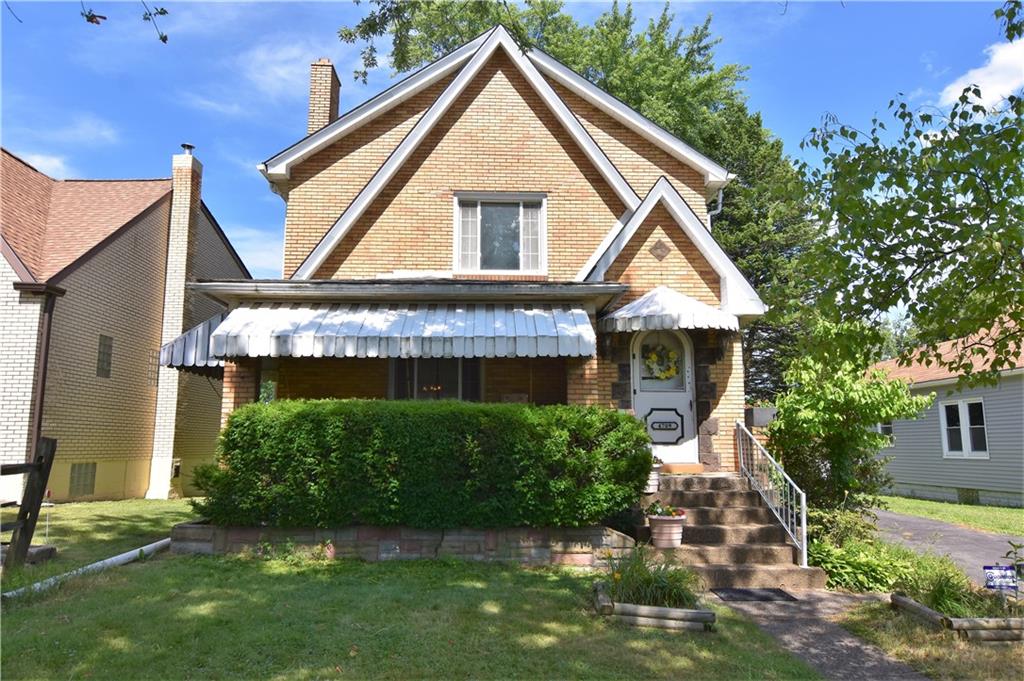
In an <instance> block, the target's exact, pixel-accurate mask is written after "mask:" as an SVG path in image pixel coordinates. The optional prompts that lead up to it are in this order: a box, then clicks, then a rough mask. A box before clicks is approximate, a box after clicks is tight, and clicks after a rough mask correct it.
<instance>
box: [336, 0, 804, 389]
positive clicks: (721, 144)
mask: <svg viewBox="0 0 1024 681" xmlns="http://www.w3.org/2000/svg"><path fill="white" fill-rule="evenodd" d="M371 5H372V9H371V11H370V12H369V13H368V15H367V16H366V17H364V18H363V19H362V20H361V21H360V22H358V23H357V24H355V25H354V26H352V27H346V28H342V29H341V31H340V36H341V39H342V40H344V41H347V42H353V43H354V42H362V43H364V44H365V45H366V46H365V48H364V52H363V66H362V68H361V69H359V70H358V71H357V72H356V74H355V75H356V77H357V78H365V76H366V70H367V69H368V68H372V67H375V66H377V51H376V47H375V41H376V40H378V39H380V38H382V37H384V36H387V37H389V38H390V39H391V43H392V49H391V63H392V65H393V66H394V68H395V69H396V70H397V71H399V72H402V71H407V70H409V69H413V68H416V67H419V66H422V65H423V64H426V63H428V62H430V61H432V60H433V59H436V58H437V57H439V56H441V55H443V54H446V53H447V52H450V51H451V50H453V49H455V48H456V47H458V46H460V45H462V44H463V43H465V42H467V41H468V40H471V39H472V38H474V37H475V36H477V35H479V34H480V33H482V32H483V31H485V30H487V29H489V28H490V27H492V26H493V25H494V24H496V23H502V24H504V25H505V26H506V27H507V28H508V29H509V30H510V32H511V33H512V34H513V35H514V36H515V37H516V39H517V40H518V41H519V42H520V44H521V45H523V46H524V47H538V48H540V49H543V50H544V51H546V52H548V53H549V54H551V55H552V56H554V57H555V58H557V59H559V60H560V61H562V62H563V63H565V64H566V65H567V66H569V67H570V68H572V69H574V70H575V71H577V72H578V73H581V74H582V75H583V76H584V77H586V78H587V79H589V80H590V81H591V82H593V83H594V84H596V85H597V86H598V87H601V88H602V89H604V90H605V91H607V92H609V93H610V94H612V95H614V96H616V97H618V98H619V99H621V100H622V101H623V102H625V103H626V104H628V105H629V106H631V107H632V108H634V109H636V110H637V111H639V112H640V113H642V114H644V115H645V116H647V117H648V118H650V119H651V120H653V121H654V122H655V123H657V124H658V125H660V126H662V127H663V128H665V129H666V130H668V131H669V132H671V133H672V134H674V135H676V136H677V137H679V138H680V139H683V140H686V142H687V143H688V144H690V145H691V146H693V147H694V148H696V149H697V150H699V151H701V152H702V153H704V154H706V155H707V156H709V157H711V158H713V159H715V160H716V161H718V162H719V163H721V164H722V165H724V166H725V167H727V168H729V169H730V170H731V171H732V172H734V173H736V174H737V175H738V179H736V180H735V181H733V182H732V183H731V184H730V185H729V186H728V187H727V188H726V189H725V192H724V195H723V210H722V212H721V214H720V215H718V216H717V217H715V218H714V219H713V222H712V228H713V232H714V234H715V237H716V238H717V239H718V240H719V242H720V243H721V244H722V245H723V248H725V250H726V252H727V253H729V255H730V256H731V257H732V258H733V259H734V260H735V261H736V263H737V266H738V267H739V268H740V270H741V271H742V272H743V273H744V274H745V275H746V276H747V277H748V279H749V280H750V281H751V283H752V284H753V285H754V286H755V287H756V288H757V289H758V291H759V292H760V293H761V295H762V296H763V297H764V299H765V301H766V302H767V303H768V304H769V306H770V307H771V308H772V310H773V311H772V312H771V313H770V315H769V317H768V318H766V319H765V320H762V321H759V322H757V323H755V324H753V325H751V326H749V327H748V328H747V329H745V331H744V334H745V337H744V352H745V353H746V358H745V359H746V369H747V389H748V393H749V395H750V397H752V398H755V399H766V398H767V399H770V398H771V397H772V396H773V395H774V394H775V393H777V392H778V391H779V390H781V389H782V388H783V387H784V381H783V378H782V371H783V368H784V367H785V365H786V363H788V361H789V359H790V358H791V357H792V356H794V355H795V343H796V339H797V338H798V337H799V336H800V335H801V333H803V331H802V329H801V326H800V321H799V317H798V316H797V315H795V314H794V313H793V312H792V308H791V306H789V305H788V302H789V301H791V300H793V299H804V298H806V297H807V292H806V291H804V290H803V289H802V288H799V289H798V285H799V284H800V283H801V282H803V281H804V277H802V276H799V274H798V272H797V271H796V269H795V268H796V264H797V263H799V262H800V261H799V260H798V258H797V256H798V255H799V254H800V253H802V252H803V251H804V250H806V248H807V246H808V244H809V243H810V241H811V240H813V238H814V237H815V234H816V228H814V227H813V224H812V223H811V222H810V221H809V220H808V215H809V213H808V209H807V207H806V206H805V205H804V203H803V201H802V200H801V199H799V198H794V197H793V195H791V194H790V193H788V192H787V191H785V189H786V188H788V187H790V186H792V185H794V184H797V183H799V181H800V178H799V176H798V174H797V173H796V171H795V170H794V167H793V165H792V164H791V163H790V161H789V159H787V158H786V156H785V155H784V153H783V150H782V143H781V141H780V140H778V139H777V138H775V137H774V136H773V135H772V134H771V133H770V132H769V131H768V130H767V129H765V128H764V125H763V123H762V121H761V117H760V115H758V114H756V113H751V112H750V111H749V110H748V109H747V107H746V104H745V101H744V96H743V93H742V91H741V90H740V88H739V84H740V83H741V82H742V80H743V74H744V68H743V67H742V66H739V65H736V64H725V65H721V66H720V65H717V64H716V63H715V59H714V50H715V46H716V45H717V44H718V39H716V38H715V37H714V36H713V35H712V31H711V17H710V16H709V17H707V19H705V20H704V21H703V22H701V23H699V24H697V25H695V26H693V27H691V28H690V29H689V30H688V31H682V30H676V29H674V28H673V20H674V17H673V15H672V13H671V12H670V11H669V8H668V6H667V5H666V7H665V9H664V10H663V11H662V13H661V15H660V16H658V17H657V18H655V19H653V20H652V21H650V22H649V23H648V25H647V27H646V28H645V29H644V30H638V29H637V26H636V19H635V17H634V15H633V11H632V7H631V5H629V4H626V5H625V6H624V7H620V6H619V4H618V3H614V4H613V5H612V6H611V8H610V9H609V10H608V11H607V12H605V13H604V14H602V15H601V16H600V17H598V19H597V20H596V21H595V23H594V25H593V26H584V25H579V24H578V23H577V22H576V21H575V20H574V19H573V18H572V17H571V16H569V15H568V14H566V13H564V12H563V11H562V3H561V2H556V1H554V0H528V1H527V2H526V3H524V4H522V5H518V4H511V3H508V2H463V1H458V0H442V1H440V2H397V1H396V0H373V2H372V3H371ZM784 303H785V304H784Z"/></svg>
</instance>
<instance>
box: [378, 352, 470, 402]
mask: <svg viewBox="0 0 1024 681" xmlns="http://www.w3.org/2000/svg"><path fill="white" fill-rule="evenodd" d="M480 392H481V391H480V360H479V359H444V358H437V359H435V358H430V359H427V358H419V359H396V360H393V361H392V364H391V397H392V398H393V399H396V400H466V401H468V402H479V401H480Z"/></svg>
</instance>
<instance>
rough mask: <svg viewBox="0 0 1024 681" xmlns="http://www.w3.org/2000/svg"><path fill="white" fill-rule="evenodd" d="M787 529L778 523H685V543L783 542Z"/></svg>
mask: <svg viewBox="0 0 1024 681" xmlns="http://www.w3.org/2000/svg"><path fill="white" fill-rule="evenodd" d="M786 537H787V535H786V530H784V529H783V527H782V525H778V524H763V525H761V524H747V525H689V524H687V525H684V526H683V543H684V544H782V543H785V541H786Z"/></svg>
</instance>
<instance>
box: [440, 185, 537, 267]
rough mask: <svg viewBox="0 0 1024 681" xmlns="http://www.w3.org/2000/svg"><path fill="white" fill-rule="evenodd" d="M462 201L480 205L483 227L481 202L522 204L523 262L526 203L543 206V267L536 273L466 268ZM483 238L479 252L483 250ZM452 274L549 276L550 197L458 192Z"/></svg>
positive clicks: (521, 245)
mask: <svg viewBox="0 0 1024 681" xmlns="http://www.w3.org/2000/svg"><path fill="white" fill-rule="evenodd" d="M460 201H476V202H477V226H478V228H479V225H480V203H481V202H483V203H518V204H519V262H520V264H522V259H523V204H524V203H540V225H539V226H538V235H537V238H538V241H539V244H538V247H539V249H540V253H539V254H538V263H539V266H538V268H537V269H533V270H524V269H517V270H484V269H480V267H479V264H478V266H477V267H476V268H475V269H467V268H464V267H462V215H461V213H462V211H461V210H460V208H459V202H460ZM479 248H480V243H479V235H478V241H477V249H478V250H479ZM452 272H455V273H456V274H480V275H484V276H494V275H499V276H501V275H508V276H519V275H542V276H543V275H547V273H548V196H547V194H544V193H541V192H455V195H454V197H453V198H452Z"/></svg>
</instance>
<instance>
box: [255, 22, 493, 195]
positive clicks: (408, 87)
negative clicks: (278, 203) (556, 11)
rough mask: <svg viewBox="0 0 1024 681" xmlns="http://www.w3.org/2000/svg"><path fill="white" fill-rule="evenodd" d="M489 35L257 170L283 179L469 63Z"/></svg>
mask: <svg viewBox="0 0 1024 681" xmlns="http://www.w3.org/2000/svg"><path fill="white" fill-rule="evenodd" d="M490 33H491V31H488V32H487V33H484V34H483V35H481V36H479V37H478V38H476V39H474V40H472V41H471V42H468V43H466V44H465V45H463V46H462V47H460V48H459V49H457V50H455V51H454V52H452V53H450V54H448V55H446V56H444V57H442V58H441V59H438V60H437V61H435V62H434V63H433V64H430V65H429V66H426V67H424V68H422V69H420V70H419V71H417V72H416V73H414V74H413V75H411V76H409V77H408V78H405V79H404V80H402V81H400V82H398V83H396V84H395V85H394V86H392V87H390V88H388V89H387V90H385V91H384V92H382V93H380V94H379V95H377V96H376V97H374V98H372V99H369V100H367V101H365V102H363V103H362V104H360V105H359V106H357V107H356V108H354V109H352V110H351V111H349V112H348V113H346V114H344V115H342V116H341V117H340V118H338V119H337V120H335V121H334V122H332V123H330V124H328V125H325V126H324V127H323V128H320V129H319V130H317V131H316V132H314V133H313V134H311V135H309V136H308V137H305V138H304V139H302V140H300V141H299V142H297V143H295V144H293V145H292V146H290V147H288V148H287V149H285V150H284V151H281V152H279V153H278V154H276V155H275V156H273V157H271V158H270V159H268V160H267V161H265V162H263V163H261V164H259V165H258V166H257V168H259V170H260V172H261V173H263V175H264V176H265V177H266V178H267V179H268V180H270V181H272V182H273V181H276V180H283V179H287V178H288V177H289V176H290V174H291V169H292V166H293V165H295V164H296V163H299V162H301V161H303V160H305V159H307V158H309V157H310V156H312V155H313V154H315V153H316V152H318V151H320V150H321V149H323V148H324V147H327V146H329V145H331V144H334V143H335V142H337V141H338V140H339V139H341V138H342V137H344V136H345V135H347V134H349V133H350V132H352V131H353V130H355V129H356V128H358V127H360V126H362V125H364V124H366V123H368V122H369V121H371V120H373V119H374V118H376V117H377V116H379V115H381V114H383V113H385V112H387V111H390V110H391V109H393V108H395V107H396V106H398V105H399V104H401V103H402V102H404V101H405V100H407V99H409V98H410V97H413V96H414V95H416V94H418V93H419V92H421V91H422V90H424V89H426V88H427V87H430V86H431V85H433V84H434V83H436V82H437V81H439V80H441V79H442V78H444V77H445V76H447V75H448V74H450V73H451V72H453V71H455V70H456V69H458V68H459V67H461V66H462V65H463V64H465V63H466V62H467V61H469V59H470V58H471V57H472V56H473V53H474V52H476V50H477V49H478V48H479V47H480V46H481V45H482V44H483V43H484V41H486V40H487V37H488V36H489V35H490Z"/></svg>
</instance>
